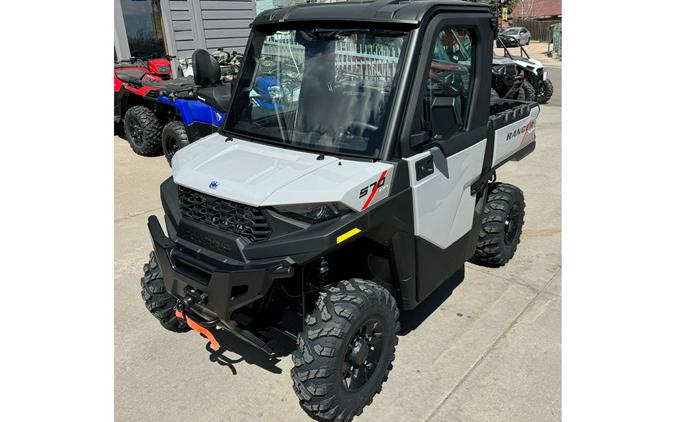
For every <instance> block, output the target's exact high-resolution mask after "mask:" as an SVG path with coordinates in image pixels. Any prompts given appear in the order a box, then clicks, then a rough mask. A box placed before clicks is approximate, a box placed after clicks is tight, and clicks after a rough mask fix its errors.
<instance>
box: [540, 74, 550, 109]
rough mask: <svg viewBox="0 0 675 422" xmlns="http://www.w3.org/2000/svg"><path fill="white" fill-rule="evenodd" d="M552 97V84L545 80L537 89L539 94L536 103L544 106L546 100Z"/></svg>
mask: <svg viewBox="0 0 675 422" xmlns="http://www.w3.org/2000/svg"><path fill="white" fill-rule="evenodd" d="M552 96H553V82H551V80H550V79H546V80H545V81H544V82H543V83H542V84H541V87H540V88H539V93H538V95H537V102H538V103H539V104H546V103H547V102H548V100H550V99H551V97H552Z"/></svg>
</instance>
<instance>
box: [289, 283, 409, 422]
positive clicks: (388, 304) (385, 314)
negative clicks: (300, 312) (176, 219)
mask: <svg viewBox="0 0 675 422" xmlns="http://www.w3.org/2000/svg"><path fill="white" fill-rule="evenodd" d="M398 317H399V310H398V307H397V306H396V300H395V299H394V297H393V296H392V295H391V294H390V293H389V291H388V290H387V289H386V288H384V287H383V286H380V285H378V284H375V283H373V282H372V281H368V280H362V279H357V278H352V279H349V280H344V281H341V282H340V283H338V284H337V286H336V287H330V288H328V290H327V291H326V292H325V293H322V294H321V296H320V297H319V299H318V300H317V304H316V308H315V309H314V312H313V313H312V314H311V315H309V316H308V317H307V320H306V325H305V329H304V330H303V331H302V332H301V333H300V335H298V349H297V350H296V351H294V352H293V363H294V366H295V367H294V368H293V369H291V378H292V379H293V389H294V390H295V394H296V395H297V396H298V398H299V400H300V406H301V407H302V408H303V410H304V411H305V412H306V413H307V414H308V415H309V416H310V417H312V418H313V419H315V420H320V421H350V420H352V418H353V417H354V416H357V415H360V414H361V412H363V408H364V407H365V406H367V405H369V404H370V403H372V401H373V397H374V396H375V394H377V393H379V392H380V391H381V390H382V384H383V383H384V382H385V381H386V380H387V377H388V375H389V371H390V370H391V369H392V362H393V361H394V354H395V351H396V344H397V343H398V337H397V335H396V334H397V333H398V330H399V327H400V325H399V322H398ZM369 332H370V334H368V333H369ZM378 338H379V340H374V341H373V339H378ZM371 341H372V343H371ZM373 348H374V349H373ZM369 359H372V360H371V361H370V362H369ZM373 361H374V362H375V364H374V365H373Z"/></svg>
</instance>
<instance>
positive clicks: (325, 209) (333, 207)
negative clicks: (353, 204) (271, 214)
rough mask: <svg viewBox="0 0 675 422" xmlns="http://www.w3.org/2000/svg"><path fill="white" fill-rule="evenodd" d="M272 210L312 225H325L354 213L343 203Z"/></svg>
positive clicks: (314, 204) (276, 206)
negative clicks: (326, 222) (324, 223)
mask: <svg viewBox="0 0 675 422" xmlns="http://www.w3.org/2000/svg"><path fill="white" fill-rule="evenodd" d="M270 208H271V209H272V210H274V211H275V212H278V213H279V214H281V215H285V216H287V217H290V218H293V219H296V220H300V221H303V222H305V223H310V224H318V223H323V222H325V221H328V220H332V219H334V218H338V217H341V216H343V215H346V214H349V213H350V212H353V210H352V209H351V208H349V207H348V206H346V205H345V204H343V203H341V202H312V203H306V204H287V205H274V206H272V207H270Z"/></svg>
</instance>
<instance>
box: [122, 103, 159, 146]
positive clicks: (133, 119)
mask: <svg viewBox="0 0 675 422" xmlns="http://www.w3.org/2000/svg"><path fill="white" fill-rule="evenodd" d="M161 132H162V127H161V125H160V124H159V120H158V119H157V116H155V113H153V112H152V110H150V109H149V108H147V107H145V106H140V105H138V106H133V107H131V108H130V109H129V110H127V112H126V113H124V134H125V136H126V139H127V141H129V145H131V149H132V150H134V152H135V153H136V154H138V155H142V156H145V157H157V156H159V155H162V145H161Z"/></svg>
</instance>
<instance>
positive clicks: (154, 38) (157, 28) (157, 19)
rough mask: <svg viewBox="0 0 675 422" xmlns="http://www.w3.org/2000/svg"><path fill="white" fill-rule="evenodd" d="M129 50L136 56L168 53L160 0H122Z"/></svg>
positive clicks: (153, 55) (154, 55)
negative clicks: (165, 44)
mask: <svg viewBox="0 0 675 422" xmlns="http://www.w3.org/2000/svg"><path fill="white" fill-rule="evenodd" d="M120 3H121V6H122V15H123V16H124V26H125V28H126V31H127V39H128V40H129V51H130V54H131V55H132V56H134V57H146V56H150V57H157V56H161V55H164V54H166V48H165V46H164V30H163V29H162V11H161V8H160V3H159V0H121V2H120Z"/></svg>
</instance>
